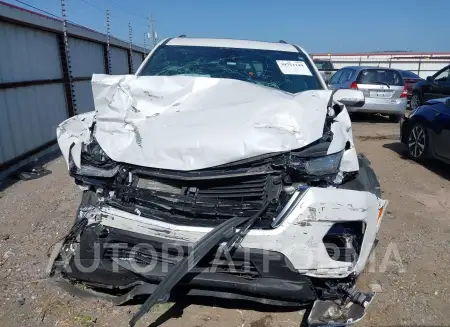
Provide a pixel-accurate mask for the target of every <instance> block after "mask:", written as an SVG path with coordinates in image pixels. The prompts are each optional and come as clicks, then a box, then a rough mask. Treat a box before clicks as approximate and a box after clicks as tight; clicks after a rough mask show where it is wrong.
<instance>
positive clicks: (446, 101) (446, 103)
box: [445, 98, 450, 108]
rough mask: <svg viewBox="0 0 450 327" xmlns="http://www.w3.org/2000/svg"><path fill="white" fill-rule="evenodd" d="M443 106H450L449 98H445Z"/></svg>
mask: <svg viewBox="0 0 450 327" xmlns="http://www.w3.org/2000/svg"><path fill="white" fill-rule="evenodd" d="M445 106H446V107H447V108H450V98H448V99H447V100H445Z"/></svg>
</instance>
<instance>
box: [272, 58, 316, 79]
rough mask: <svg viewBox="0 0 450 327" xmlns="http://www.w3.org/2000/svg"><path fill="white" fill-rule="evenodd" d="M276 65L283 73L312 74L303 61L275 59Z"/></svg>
mask: <svg viewBox="0 0 450 327" xmlns="http://www.w3.org/2000/svg"><path fill="white" fill-rule="evenodd" d="M277 65H278V67H279V68H280V70H281V72H282V73H283V74H285V75H308V76H312V74H311V71H310V70H309V68H308V66H306V64H305V62H304V61H293V60H277Z"/></svg>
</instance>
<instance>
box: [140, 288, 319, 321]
mask: <svg viewBox="0 0 450 327" xmlns="http://www.w3.org/2000/svg"><path fill="white" fill-rule="evenodd" d="M190 305H202V306H209V307H219V308H225V309H235V310H254V311H259V312H267V313H270V312H293V311H299V310H305V313H304V315H303V318H302V320H301V321H300V320H299V322H298V326H299V327H306V326H307V320H308V319H307V318H308V315H309V313H310V310H311V308H310V307H309V306H308V307H301V306H298V307H279V306H271V305H264V304H258V303H254V302H248V301H241V300H238V301H236V300H226V299H217V298H209V297H208V298H205V297H193V296H190V297H189V298H185V299H178V300H177V301H176V302H175V304H174V305H173V306H171V307H170V308H169V309H168V310H167V311H165V312H164V313H163V314H162V315H160V316H159V317H158V318H157V319H156V320H155V321H154V322H152V323H151V324H150V325H148V327H159V326H161V325H162V324H164V323H165V322H167V321H168V320H170V319H172V318H181V317H182V316H183V312H184V309H185V308H187V307H189V306H190ZM251 326H255V327H259V324H257V322H253V323H251Z"/></svg>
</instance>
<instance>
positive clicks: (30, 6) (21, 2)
mask: <svg viewBox="0 0 450 327" xmlns="http://www.w3.org/2000/svg"><path fill="white" fill-rule="evenodd" d="M15 1H16V2H18V3H20V4H22V5H24V6H27V7H29V8H32V9H34V10H37V11H39V12H42V13H44V14H47V15H49V16H52V17H55V18H58V19H61V20H62V19H63V18H62V17H61V16H58V15H55V14H52V13H51V12H48V11H45V10H43V9H41V8H38V7H35V6H33V5H30V4H28V3H26V2H23V1H21V0H15ZM80 1H82V2H84V3H86V4H88V5H90V6H92V7H95V8H97V9H99V10H100V11H102V12H103V11H104V10H103V9H101V8H99V7H97V6H95V5H93V4H92V3H89V2H88V1H86V0H80ZM132 14H133V15H137V14H134V13H132ZM138 17H140V18H143V17H142V16H138ZM143 19H145V20H146V21H147V20H148V18H143ZM66 21H67V22H68V23H71V24H74V25H77V26H80V27H84V26H83V25H80V24H77V23H75V22H73V21H71V20H68V19H66ZM111 37H112V38H114V39H117V40H119V41H123V42H126V41H124V40H121V39H119V38H117V37H114V36H111Z"/></svg>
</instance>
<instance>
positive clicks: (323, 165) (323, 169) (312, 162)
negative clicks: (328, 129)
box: [289, 151, 344, 176]
mask: <svg viewBox="0 0 450 327" xmlns="http://www.w3.org/2000/svg"><path fill="white" fill-rule="evenodd" d="M343 153H344V152H343V151H341V152H337V153H333V154H329V155H326V156H321V157H312V158H304V157H299V156H296V155H295V154H291V156H290V158H289V167H291V168H293V169H295V170H297V171H299V172H303V173H305V174H308V175H313V176H324V175H332V174H337V173H338V172H339V165H340V164H341V159H342V155H343Z"/></svg>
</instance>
